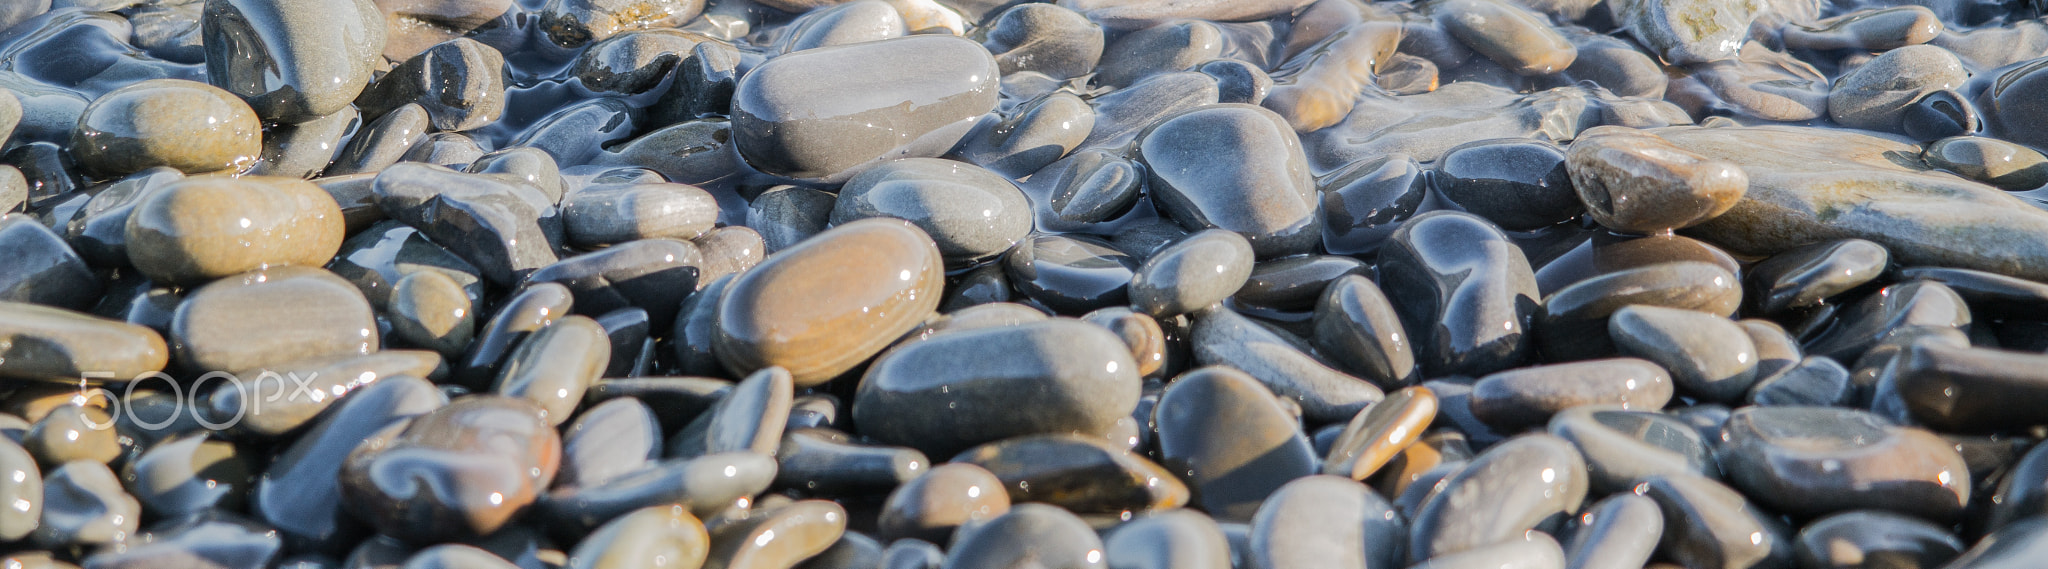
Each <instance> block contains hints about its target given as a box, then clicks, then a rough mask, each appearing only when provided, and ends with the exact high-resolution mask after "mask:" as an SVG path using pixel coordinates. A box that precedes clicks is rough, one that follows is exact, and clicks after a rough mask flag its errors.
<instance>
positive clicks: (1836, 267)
mask: <svg viewBox="0 0 2048 569" xmlns="http://www.w3.org/2000/svg"><path fill="white" fill-rule="evenodd" d="M1890 261H1891V255H1890V253H1889V252H1888V251H1886V250H1885V248H1884V246H1882V245H1878V244H1876V243H1872V242H1869V241H1864V240H1862V239H1842V240H1838V241H1826V242H1821V243H1815V244H1812V245H1807V246H1804V247H1800V248H1797V249H1792V250H1789V251H1785V252H1783V253H1779V254H1776V255H1772V256H1771V257H1770V258H1769V259H1765V260H1763V261H1762V262H1759V263H1757V264H1756V265H1755V266H1752V267H1750V269H1749V282H1750V283H1751V284H1750V289H1751V291H1752V292H1751V293H1750V294H1751V297H1750V298H1752V299H1754V300H1755V302H1756V304H1757V305H1758V306H1759V307H1760V308H1762V309H1763V311H1764V313H1766V314H1783V313H1785V312H1786V311H1788V310H1791V309H1795V308H1812V307H1815V306H1819V305H1821V304H1824V303H1826V302H1827V301H1828V300H1829V299H1830V298H1832V297H1834V296H1836V295H1839V294H1841V293H1844V292H1847V291H1849V290H1850V289H1854V288H1856V287H1858V286H1862V285H1863V283H1867V282H1870V281H1871V279H1875V278H1877V276H1878V275H1879V274H1880V273H1883V272H1884V270H1885V268H1886V267H1888V266H1889V265H1890Z"/></svg>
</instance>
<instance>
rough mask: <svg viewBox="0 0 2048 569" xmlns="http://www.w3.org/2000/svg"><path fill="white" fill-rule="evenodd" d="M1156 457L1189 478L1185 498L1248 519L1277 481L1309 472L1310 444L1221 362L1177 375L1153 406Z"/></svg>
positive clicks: (1263, 393)
mask: <svg viewBox="0 0 2048 569" xmlns="http://www.w3.org/2000/svg"><path fill="white" fill-rule="evenodd" d="M1153 421H1154V422H1155V424H1156V425H1157V429H1158V432H1159V440H1158V449H1159V456H1160V462H1161V463H1162V464H1164V465H1165V466H1166V469H1167V470H1168V471H1170V472H1173V473H1174V474H1176V475H1179V476H1181V478H1182V480H1185V481H1186V482H1187V483H1188V487H1189V489H1190V490H1192V491H1193V495H1194V499H1193V501H1192V503H1193V504H1194V505H1196V506H1198V507H1200V508H1201V509H1202V510H1204V511H1207V512H1209V515H1212V516H1215V517H1216V518H1218V519H1221V520H1233V521H1248V520H1250V519H1251V518H1252V516H1253V515H1254V514H1255V513H1257V510H1258V507H1259V504H1261V503H1263V502H1265V500H1266V497H1267V496H1269V495H1271V494H1272V493H1273V492H1274V491H1275V490H1278V489H1279V488H1280V487H1281V486H1282V485H1284V484H1286V483H1287V482H1288V481H1291V480H1293V479H1296V478H1300V477H1303V476H1308V475H1310V474H1314V473H1315V468H1316V459H1315V456H1314V452H1315V449H1313V448H1311V447H1310V446H1309V444H1308V439H1307V438H1306V437H1303V436H1302V434H1301V428H1300V427H1299V426H1297V425H1298V422H1297V421H1296V420H1294V419H1293V418H1291V417H1289V416H1288V414H1287V411H1286V410H1285V409H1282V408H1281V407H1280V403H1279V402H1278V400H1277V399H1276V398H1274V397H1273V396H1272V395H1271V392H1270V391H1267V390H1266V388H1265V387H1264V386H1262V385H1260V384H1259V382H1258V381H1257V380H1254V379H1252V378H1251V377H1250V376H1247V375H1245V374H1243V373H1241V372H1238V371H1235V370H1232V369H1229V368H1222V367H1208V368H1201V369H1197V370H1194V371H1190V372H1188V373H1184V374H1181V376H1180V377H1179V378H1176V379H1175V380H1174V381H1173V383H1171V384H1169V385H1168V386H1167V388H1166V392H1165V394H1163V395H1161V396H1160V398H1159V403H1158V405H1157V406H1156V407H1155V408H1154V409H1153Z"/></svg>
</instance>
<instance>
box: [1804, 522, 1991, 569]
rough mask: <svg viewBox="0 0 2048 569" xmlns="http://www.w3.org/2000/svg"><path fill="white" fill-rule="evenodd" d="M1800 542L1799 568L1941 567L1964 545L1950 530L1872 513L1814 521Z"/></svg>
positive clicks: (1926, 523) (1805, 529) (1961, 549)
mask: <svg viewBox="0 0 2048 569" xmlns="http://www.w3.org/2000/svg"><path fill="white" fill-rule="evenodd" d="M1798 539H1799V541H1798V543H1797V544H1796V548H1797V549H1795V550H1794V553H1795V554H1796V555H1797V558H1798V560H1799V565H1800V566H1802V567H1870V566H1874V565H1880V564H1887V563H1890V564H1902V565H1906V566H1919V567H1943V566H1946V565H1947V564H1948V562H1949V561H1951V560H1954V559H1955V558H1956V557H1958V556H1960V555H1961V554H1962V552H1963V542H1962V540H1959V539H1957V538H1956V536H1955V535H1953V534H1950V533H1949V530H1948V528H1945V527H1941V526H1937V525H1934V524H1932V523H1929V522H1927V521H1924V520H1920V519H1917V518H1913V517H1909V516H1903V515H1899V514H1895V513H1891V512H1884V511H1875V510H1852V511H1848V512H1842V513H1839V514H1834V515H1831V516H1827V517H1824V518H1821V519H1818V520H1814V521H1813V522H1812V523H1809V524H1807V525H1806V527H1805V528H1802V529H1800V530H1799V538H1798Z"/></svg>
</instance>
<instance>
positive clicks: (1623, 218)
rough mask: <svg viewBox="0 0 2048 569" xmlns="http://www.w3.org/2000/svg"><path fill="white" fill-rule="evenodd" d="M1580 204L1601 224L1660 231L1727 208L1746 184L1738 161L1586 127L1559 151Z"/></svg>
mask: <svg viewBox="0 0 2048 569" xmlns="http://www.w3.org/2000/svg"><path fill="white" fill-rule="evenodd" d="M1565 165H1566V167H1567V168H1566V169H1567V170H1569V171H1570V172H1571V181H1572V186H1573V187H1574V188H1576V189H1577V191H1578V195H1579V199H1580V200H1581V201H1583V202H1585V204H1586V211H1587V212H1588V213H1590V214H1592V216H1593V219H1594V220H1595V221H1598V222H1600V225H1603V226H1606V227H1607V228H1608V229H1613V230H1615V231H1622V232H1628V233H1645V234H1647V233H1662V232H1668V231H1671V230H1674V229H1683V228H1686V227H1691V226H1693V225H1697V224H1699V223H1701V222H1705V221H1706V220H1709V219H1713V218H1714V217H1715V216H1718V215H1721V214H1723V213H1727V211H1728V209H1729V208H1732V207H1735V203H1736V202H1739V201H1742V196H1743V194H1744V193H1746V192H1748V191H1749V174H1747V173H1745V172H1743V171H1742V168H1741V167H1740V166H1736V165H1735V164H1734V163H1731V162H1726V161H1722V160H1715V159H1712V158H1708V157H1705V156H1701V155H1699V154H1696V153H1693V152H1689V151H1686V150H1684V149H1682V148H1678V147H1677V146H1673V145H1672V144H1671V143H1670V142H1667V141H1665V140H1664V139H1663V138H1660V137H1658V136H1656V135H1653V134H1648V133H1644V132H1641V131H1637V130H1634V129H1623V128H1613V129H1593V130H1590V131H1588V132H1586V133H1585V134H1584V135H1581V136H1580V137H1579V138H1577V139H1575V140H1573V141H1572V144H1571V147H1570V148H1569V149H1567V150H1566V153H1565Z"/></svg>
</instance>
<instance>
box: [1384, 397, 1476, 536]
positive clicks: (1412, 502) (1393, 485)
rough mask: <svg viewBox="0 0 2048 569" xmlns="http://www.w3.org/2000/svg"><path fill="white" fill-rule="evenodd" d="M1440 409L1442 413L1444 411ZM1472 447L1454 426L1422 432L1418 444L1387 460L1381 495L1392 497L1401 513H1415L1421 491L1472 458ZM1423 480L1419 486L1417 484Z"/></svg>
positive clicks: (1419, 503)
mask: <svg viewBox="0 0 2048 569" xmlns="http://www.w3.org/2000/svg"><path fill="white" fill-rule="evenodd" d="M1441 412H1442V411H1441V409H1439V413H1441ZM1472 455H1473V453H1472V448H1471V445H1470V444H1469V443H1468V441H1467V439H1466V438H1465V434H1464V433H1463V432H1460V431H1458V430H1457V429H1455V428H1437V429H1433V430H1430V431H1427V432H1425V433H1423V435H1422V438H1420V439H1417V440H1416V441H1415V444H1411V445H1408V448H1405V449H1402V450H1401V453H1400V454H1397V455H1394V458H1393V460H1389V461H1387V466H1386V467H1385V469H1386V472H1387V473H1386V474H1385V475H1384V476H1381V477H1380V480H1379V483H1378V484H1377V485H1376V487H1377V489H1378V490H1379V491H1380V493H1381V494H1382V495H1386V496H1393V497H1394V498H1395V500H1397V501H1396V502H1395V506H1396V507H1399V508H1400V510H1401V514H1402V515H1407V516H1412V515H1414V513H1415V511H1416V510H1417V509H1419V508H1420V507H1421V505H1422V499H1423V498H1425V496H1424V495H1423V492H1421V490H1423V489H1425V488H1434V487H1435V486H1436V483H1437V481H1438V480H1441V479H1442V478H1443V477H1445V476H1448V475H1449V474H1450V472H1451V471H1452V470H1453V469H1456V468H1463V467H1464V464H1465V463H1468V462H1471V461H1472ZM1418 482H1421V485H1420V486H1418V485H1417V483H1418Z"/></svg>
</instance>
